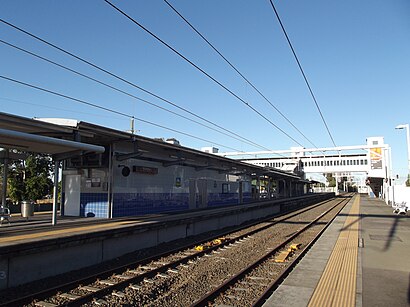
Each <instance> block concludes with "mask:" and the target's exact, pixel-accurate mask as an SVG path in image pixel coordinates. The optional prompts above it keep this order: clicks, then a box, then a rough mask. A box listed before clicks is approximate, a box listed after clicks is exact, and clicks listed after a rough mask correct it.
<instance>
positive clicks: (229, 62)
mask: <svg viewBox="0 0 410 307" xmlns="http://www.w3.org/2000/svg"><path fill="white" fill-rule="evenodd" d="M164 2H165V3H166V4H167V5H168V6H169V7H170V8H171V9H172V10H173V11H174V12H175V13H176V14H177V15H178V16H179V17H180V18H181V19H182V20H183V21H184V22H185V23H186V24H187V25H188V26H189V27H190V28H191V29H192V30H193V31H194V32H195V33H196V34H198V35H199V36H200V37H201V38H202V39H203V40H204V41H205V42H206V43H207V44H208V46H209V47H211V48H212V49H213V50H214V51H215V52H216V53H217V54H218V55H219V56H220V57H221V58H222V59H223V60H224V61H225V62H226V63H227V64H228V65H229V66H230V67H231V68H232V69H233V70H235V71H236V72H237V73H238V75H239V76H241V78H242V79H243V80H245V82H246V83H248V84H249V85H250V86H251V87H252V88H253V89H254V90H255V91H256V92H257V93H258V94H259V95H260V96H261V97H262V98H263V99H264V100H265V101H266V102H267V103H268V104H269V105H270V106H271V107H272V108H274V109H275V110H276V111H277V112H278V113H279V114H280V115H281V116H282V117H283V118H284V119H285V120H286V121H287V122H288V123H289V124H290V125H291V126H292V127H293V128H295V129H296V131H297V132H299V134H300V135H302V136H303V137H304V138H305V140H306V141H308V142H309V143H310V144H311V145H312V146H313V147H315V148H317V146H316V145H315V144H313V142H312V141H311V140H310V139H309V138H307V137H306V135H305V134H304V133H303V132H302V131H300V130H299V129H298V127H296V125H294V124H293V123H292V121H291V120H290V119H289V118H288V117H287V116H286V115H285V114H283V113H282V112H281V111H280V110H279V108H278V107H276V106H275V105H274V104H273V103H272V102H271V101H270V100H269V99H268V98H267V97H266V96H265V95H264V94H263V93H262V92H261V91H260V90H259V89H258V88H257V87H256V86H255V85H254V84H253V83H252V82H251V81H249V79H248V78H246V77H245V76H244V75H243V74H242V73H241V72H240V71H239V69H238V68H236V67H235V66H234V65H233V64H232V62H231V61H229V60H228V59H227V58H226V57H225V56H224V55H223V54H222V53H221V52H220V51H219V50H218V49H217V48H216V47H215V46H214V45H213V44H212V43H211V42H210V41H209V40H208V39H207V38H206V37H205V36H204V35H203V34H202V33H201V32H199V30H198V29H196V28H195V27H194V26H193V25H192V24H191V23H190V22H189V21H188V20H187V19H186V18H185V17H184V16H183V15H182V14H181V13H180V12H179V11H178V10H177V9H176V8H175V7H174V6H173V5H172V4H171V3H169V1H167V0H164Z"/></svg>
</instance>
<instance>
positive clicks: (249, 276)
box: [191, 200, 348, 307]
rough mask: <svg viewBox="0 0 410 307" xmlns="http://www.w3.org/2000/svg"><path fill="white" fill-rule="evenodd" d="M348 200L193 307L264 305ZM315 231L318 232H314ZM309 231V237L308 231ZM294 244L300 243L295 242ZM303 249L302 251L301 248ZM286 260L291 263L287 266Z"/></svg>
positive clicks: (205, 296) (311, 223)
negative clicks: (289, 258)
mask: <svg viewBox="0 0 410 307" xmlns="http://www.w3.org/2000/svg"><path fill="white" fill-rule="evenodd" d="M347 203H348V200H342V201H340V202H339V203H338V204H336V205H334V206H333V207H331V208H330V209H328V210H326V211H325V212H324V213H322V214H321V215H320V216H318V217H317V218H316V219H314V220H313V221H312V222H310V223H309V224H307V225H306V226H304V227H302V228H301V229H299V230H298V231H297V232H296V233H294V234H292V235H291V236H290V237H289V238H287V239H286V240H285V241H283V242H281V243H280V244H278V245H276V246H273V247H268V248H267V250H266V253H265V254H264V255H263V256H261V257H260V258H259V259H258V260H256V261H255V262H253V263H252V264H250V265H249V266H248V267H246V268H244V269H243V270H242V271H240V272H238V273H237V274H235V275H234V276H232V277H231V278H230V279H228V280H227V281H225V282H224V283H223V284H222V285H220V286H219V287H217V288H216V289H214V290H212V291H210V292H209V293H207V294H206V295H204V296H203V297H202V298H201V299H200V300H198V301H196V302H195V303H194V304H192V305H191V306H195V307H199V306H210V305H211V306H212V305H216V306H224V305H226V306H262V305H263V303H264V301H265V299H267V298H268V296H269V295H270V294H271V293H272V292H273V290H274V289H275V288H276V287H277V286H278V285H279V284H280V282H281V281H282V280H283V278H284V277H285V276H286V275H287V274H288V273H289V272H290V270H291V269H292V268H293V267H294V266H295V265H296V264H297V262H298V261H299V260H300V258H301V257H302V256H303V255H304V254H305V253H306V251H307V250H308V249H309V248H310V247H311V245H312V244H313V243H314V242H315V241H316V240H317V239H318V238H319V237H320V235H321V234H322V233H323V231H324V230H325V229H326V227H327V226H328V225H329V224H330V223H331V222H332V221H333V219H334V217H336V216H337V214H338V213H339V212H340V211H341V210H342V209H343V208H344V206H345V205H346V204H347ZM313 228H316V229H317V231H315V230H313ZM308 231H310V234H308V233H307V232H308ZM292 242H298V243H293V244H292ZM301 246H304V248H303V249H299V247H301ZM287 257H292V258H293V259H292V261H290V262H289V263H285V261H283V260H284V259H286V258H287Z"/></svg>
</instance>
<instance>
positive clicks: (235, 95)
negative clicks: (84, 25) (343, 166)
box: [104, 0, 304, 147]
mask: <svg viewBox="0 0 410 307" xmlns="http://www.w3.org/2000/svg"><path fill="white" fill-rule="evenodd" d="M104 1H105V2H106V3H107V4H109V5H110V6H111V7H112V8H114V9H115V10H116V11H118V12H119V13H120V14H122V15H123V16H125V17H126V18H128V19H129V20H131V21H132V22H133V23H134V24H136V25H137V26H138V27H140V28H141V29H142V30H144V31H145V32H146V33H148V34H149V35H151V36H152V37H154V38H155V39H156V40H157V41H159V42H160V43H161V44H163V45H164V46H166V47H167V48H168V49H170V50H171V51H172V52H174V53H175V54H177V55H178V56H179V57H180V58H182V59H183V60H185V61H186V62H188V63H189V64H190V65H191V66H193V67H194V68H196V69H197V70H199V71H200V72H201V73H202V74H204V75H205V76H206V77H208V78H209V79H210V80H212V81H213V82H215V83H216V84H217V85H219V86H220V87H221V88H223V89H224V90H225V91H227V92H228V93H229V94H231V95H232V96H233V97H235V98H236V99H237V100H239V101H240V102H242V103H243V104H245V105H246V106H247V107H248V108H250V109H251V110H252V111H253V112H255V113H256V114H258V115H259V116H260V117H262V118H263V119H264V120H265V121H267V122H268V123H270V124H271V125H272V126H273V127H275V128H276V129H277V130H279V131H280V132H281V133H283V134H284V135H286V136H287V137H288V138H289V139H291V140H292V141H294V142H295V143H296V144H298V145H299V146H302V147H304V146H303V145H302V144H300V143H299V142H298V141H297V140H295V139H294V138H293V137H292V136H290V135H289V134H288V133H286V132H285V131H284V130H283V129H281V128H280V127H279V126H277V125H276V124H275V123H273V122H272V121H271V120H269V119H268V118H267V117H266V116H265V115H263V114H262V113H261V112H259V111H258V110H257V109H255V108H254V107H253V106H251V105H250V104H249V103H248V102H246V101H245V100H244V99H242V98H241V97H239V96H238V95H237V94H235V93H234V92H233V91H231V90H230V89H229V88H228V87H226V86H225V85H224V84H222V83H221V82H220V81H218V80H217V79H215V78H214V77H212V76H211V75H210V74H208V73H207V72H206V71H205V70H203V69H202V68H201V67H199V66H198V65H196V64H195V63H194V62H192V61H191V60H189V59H188V58H187V57H185V56H184V55H183V54H182V53H180V52H179V51H178V50H176V49H175V48H173V47H172V46H171V45H169V44H168V43H166V42H165V41H164V40H162V39H161V38H160V37H158V36H157V35H156V34H154V33H153V32H151V31H150V30H148V29H147V28H146V27H144V26H143V25H142V24H140V23H139V22H138V21H136V20H135V19H134V18H132V17H131V16H130V15H128V14H127V13H125V12H124V11H122V10H121V9H120V8H118V7H117V6H115V5H114V4H112V3H111V2H110V1H108V0H104Z"/></svg>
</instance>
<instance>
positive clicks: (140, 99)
mask: <svg viewBox="0 0 410 307" xmlns="http://www.w3.org/2000/svg"><path fill="white" fill-rule="evenodd" d="M0 43H2V44H5V45H7V46H9V47H12V48H14V49H17V50H19V51H21V52H24V53H26V54H29V55H31V56H33V57H36V58H38V59H41V60H43V61H45V62H47V63H49V64H52V65H55V66H57V67H60V68H62V69H64V70H67V71H69V72H71V73H74V74H76V75H79V76H81V77H84V78H86V79H88V80H91V81H93V82H96V83H98V84H100V85H103V86H105V87H108V88H110V89H112V90H114V91H117V92H120V93H122V94H124V95H127V96H129V97H131V98H134V99H137V100H139V101H141V102H144V103H146V104H148V105H151V106H153V107H156V108H158V109H161V110H163V111H166V112H169V113H171V114H174V115H176V116H179V117H181V118H184V119H186V120H189V121H191V122H194V123H196V124H198V125H201V126H203V127H206V128H208V129H211V130H213V131H215V132H218V133H221V134H223V135H225V136H227V137H230V138H233V139H235V140H237V141H241V142H245V143H247V144H248V145H251V146H255V147H259V148H263V149H265V150H269V149H268V148H266V147H264V146H261V145H258V144H256V143H253V142H252V143H251V142H248V141H247V140H246V138H238V137H235V136H232V135H230V134H228V133H225V132H223V131H220V130H217V129H215V128H213V127H211V126H208V125H205V124H203V123H201V122H199V121H196V120H194V119H191V118H189V117H187V116H184V115H181V114H179V113H176V112H174V111H172V110H169V109H167V108H164V107H162V106H159V105H157V104H155V103H153V102H150V101H148V100H145V99H143V98H140V97H137V96H135V95H133V94H131V93H128V92H126V91H123V90H121V89H119V88H117V87H114V86H112V85H109V84H107V83H105V82H102V81H100V80H98V79H95V78H93V77H90V76H88V75H86V74H83V73H81V72H79V71H76V70H74V69H71V68H69V67H67V66H64V65H62V64H59V63H57V62H54V61H52V60H50V59H47V58H45V57H43V56H40V55H38V54H36V53H34V52H31V51H29V50H27V49H24V48H21V47H18V46H16V45H14V44H11V43H9V42H6V41H4V40H2V39H0ZM256 145H257V146H256Z"/></svg>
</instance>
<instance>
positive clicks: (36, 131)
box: [0, 113, 105, 159]
mask: <svg viewBox="0 0 410 307" xmlns="http://www.w3.org/2000/svg"><path fill="white" fill-rule="evenodd" d="M73 133H74V130H73V129H72V128H69V127H62V126H59V125H54V124H50V123H45V122H41V121H37V120H33V119H28V118H24V117H20V116H15V115H11V114H6V113H0V148H5V149H18V150H22V151H26V152H36V153H46V154H51V155H53V156H54V157H56V158H57V159H58V158H59V157H61V158H65V157H66V156H67V155H69V154H70V153H74V152H75V153H76V154H78V152H79V151H84V152H95V153H101V152H104V150H105V148H104V147H103V146H98V145H94V144H87V143H82V142H76V141H72V140H67V139H63V138H64V136H67V138H68V137H71V136H72V135H73ZM56 136H58V137H59V138H57V137H56Z"/></svg>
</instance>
